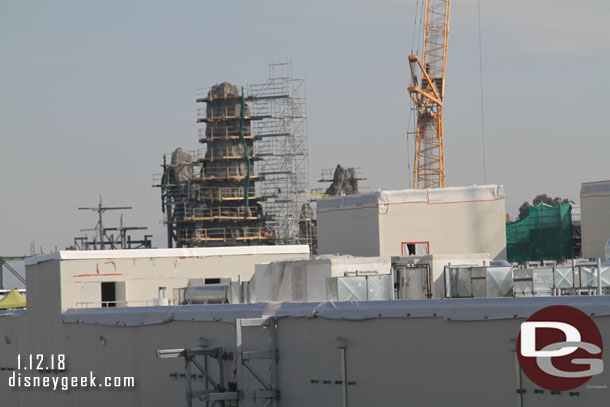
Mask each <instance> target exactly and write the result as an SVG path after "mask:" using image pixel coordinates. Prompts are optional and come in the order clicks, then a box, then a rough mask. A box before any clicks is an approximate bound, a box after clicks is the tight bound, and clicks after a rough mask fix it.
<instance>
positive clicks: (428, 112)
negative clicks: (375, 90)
mask: <svg viewBox="0 0 610 407" xmlns="http://www.w3.org/2000/svg"><path fill="white" fill-rule="evenodd" d="M450 2H451V0H426V7H425V17H424V43H423V47H422V58H421V59H420V58H419V57H418V56H417V55H409V66H410V68H411V86H409V95H410V96H411V99H412V100H413V103H414V104H415V109H416V112H417V124H416V129H415V165H414V168H413V185H414V187H415V188H416V189H420V188H444V187H445V153H444V144H443V97H444V94H445V71H446V67H447V40H448V38H449V10H450Z"/></svg>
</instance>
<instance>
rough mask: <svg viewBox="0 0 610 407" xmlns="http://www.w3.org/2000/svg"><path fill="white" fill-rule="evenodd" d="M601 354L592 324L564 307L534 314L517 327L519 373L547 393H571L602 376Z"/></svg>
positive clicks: (595, 327)
mask: <svg viewBox="0 0 610 407" xmlns="http://www.w3.org/2000/svg"><path fill="white" fill-rule="evenodd" d="M602 352H603V344H602V336H601V334H600V332H599V329H598V328H597V325H595V322H593V320H592V319H591V318H590V317H589V316H588V315H587V314H585V313H584V312H582V311H580V310H578V309H576V308H574V307H568V306H566V305H554V306H551V307H546V308H543V309H541V310H540V311H537V312H536V313H534V315H532V316H531V317H529V318H528V320H527V321H526V322H524V323H522V324H521V330H520V332H519V338H518V339H517V357H518V359H519V365H521V369H522V370H523V373H525V375H526V376H527V377H529V379H530V380H531V381H532V382H534V383H535V384H537V385H538V386H540V387H542V388H545V389H547V390H557V391H567V390H572V389H575V388H577V387H579V386H582V385H583V384H585V383H586V382H587V381H588V380H589V379H591V377H592V376H594V375H596V374H600V373H601V372H603V370H604V362H603V360H602Z"/></svg>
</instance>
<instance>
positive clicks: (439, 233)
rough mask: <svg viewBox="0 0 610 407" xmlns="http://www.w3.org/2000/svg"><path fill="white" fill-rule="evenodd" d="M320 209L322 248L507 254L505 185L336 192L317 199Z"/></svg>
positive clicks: (361, 251) (365, 253)
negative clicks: (347, 193) (346, 193)
mask: <svg viewBox="0 0 610 407" xmlns="http://www.w3.org/2000/svg"><path fill="white" fill-rule="evenodd" d="M317 212H318V251H319V253H320V254H351V255H354V256H408V255H415V254H416V255H426V254H455V253H489V254H490V256H491V258H492V259H506V220H505V213H506V210H505V199H504V189H503V187H502V186H501V185H473V186H467V187H452V188H443V189H425V190H409V189H407V190H395V191H377V192H372V193H366V194H357V195H347V196H341V197H333V198H327V199H322V200H320V201H318V206H317Z"/></svg>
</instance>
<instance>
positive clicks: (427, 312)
mask: <svg viewBox="0 0 610 407" xmlns="http://www.w3.org/2000/svg"><path fill="white" fill-rule="evenodd" d="M551 305H569V306H572V307H575V308H578V309H580V310H581V311H583V312H585V313H587V314H589V315H592V316H593V315H595V316H609V315H610V296H601V297H595V296H592V297H540V298H468V299H446V300H440V299H439V300H436V299H430V300H406V301H358V302H313V303H312V302H275V303H273V302H271V303H257V304H249V305H230V304H227V305H194V306H181V307H146V308H135V307H134V308H127V307H126V308H102V309H95V310H72V311H69V312H66V313H64V314H63V316H62V321H63V322H64V323H82V324H96V325H114V326H141V325H153V324H162V323H167V322H170V321H203V322H212V321H222V322H228V323H233V322H235V320H236V319H238V318H261V317H266V318H325V319H337V320H352V321H362V320H367V319H373V318H443V319H445V320H447V321H482V320H492V319H525V318H529V317H530V316H531V315H532V314H533V313H534V312H536V311H538V310H540V309H541V308H544V307H548V306H551Z"/></svg>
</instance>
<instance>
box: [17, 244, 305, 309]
mask: <svg viewBox="0 0 610 407" xmlns="http://www.w3.org/2000/svg"><path fill="white" fill-rule="evenodd" d="M308 258H309V248H308V246H248V247H229V248H202V249H157V250H155V249H149V250H112V251H110V250H109V251H104V252H102V251H88V252H71V251H68V252H59V253H57V254H55V255H54V257H53V256H47V257H42V258H32V259H29V260H28V263H29V264H26V271H27V273H28V301H30V298H29V297H30V295H29V294H30V293H31V294H32V298H35V299H34V300H33V301H34V302H35V303H34V304H33V305H34V306H36V301H46V297H48V296H49V295H50V293H56V292H58V290H60V292H61V303H60V304H61V308H60V309H61V311H65V310H67V309H69V308H88V307H99V306H100V305H101V283H102V282H115V283H117V288H118V289H117V301H123V300H125V301H127V305H129V306H146V305H152V300H153V299H154V298H157V297H158V292H159V287H166V297H167V298H170V299H171V298H172V292H173V289H174V288H181V287H186V286H187V285H188V281H189V279H192V278H199V279H206V278H221V279H230V280H231V281H237V280H238V279H241V280H242V281H247V280H250V278H251V277H252V276H253V275H254V266H255V264H258V263H266V262H269V261H274V260H290V259H308ZM58 272H59V273H60V274H61V279H60V278H58V276H57V274H58ZM31 273H37V277H38V275H39V274H42V276H40V278H30V274H31ZM45 279H49V281H50V282H49V283H48V284H47V283H46V282H44V283H43V281H46V280H45ZM51 281H52V282H51ZM60 281H61V283H60ZM40 284H43V287H40V286H39V285H40ZM59 284H61V287H60V288H59V287H55V286H58V285H59ZM122 284H124V294H123V295H121V290H122V288H121V287H122ZM32 290H34V291H33V292H32ZM39 293H41V294H42V295H40V296H39V295H38V294H39ZM121 297H123V298H121ZM37 298H40V299H37ZM53 301H55V299H53ZM119 305H120V304H119ZM29 306H30V303H28V307H29Z"/></svg>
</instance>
